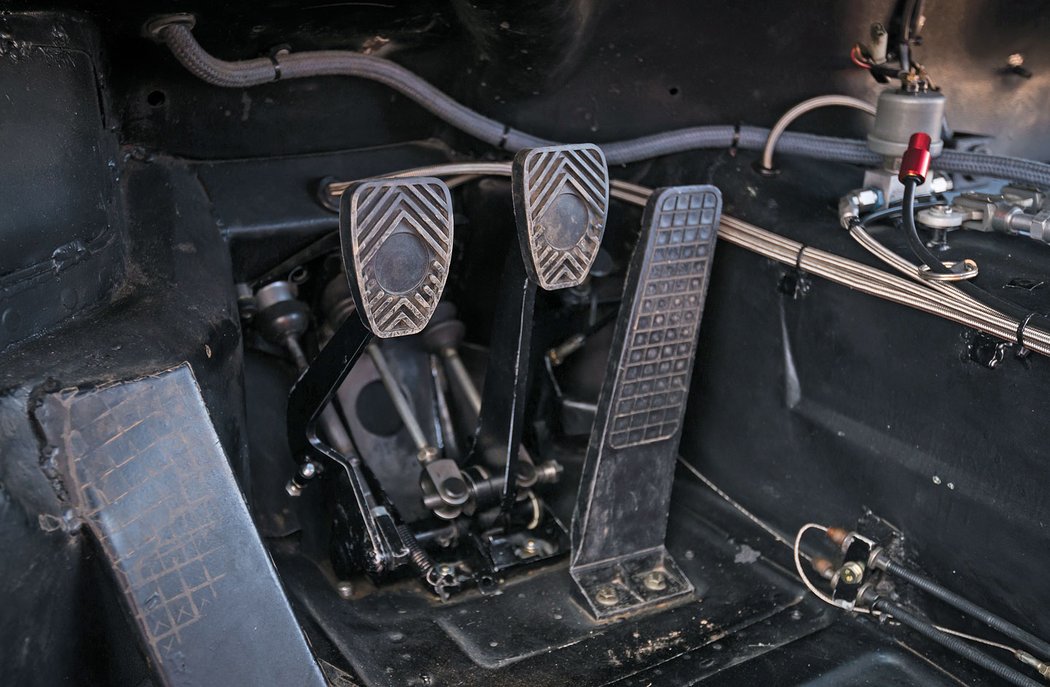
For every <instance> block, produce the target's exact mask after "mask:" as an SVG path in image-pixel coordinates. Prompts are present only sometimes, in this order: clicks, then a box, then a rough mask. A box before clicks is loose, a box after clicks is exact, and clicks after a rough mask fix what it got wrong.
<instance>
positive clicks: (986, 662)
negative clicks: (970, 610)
mask: <svg viewBox="0 0 1050 687" xmlns="http://www.w3.org/2000/svg"><path fill="white" fill-rule="evenodd" d="M871 608H872V610H875V611H878V612H880V613H885V614H887V615H890V616H893V618H894V620H896V621H898V622H899V623H900V624H901V625H905V626H907V627H909V628H911V629H912V630H914V631H915V632H918V633H919V634H921V635H922V636H923V637H926V638H927V639H929V640H931V641H933V642H936V643H938V644H940V645H941V646H943V647H944V648H946V649H949V650H951V651H953V652H955V653H957V654H959V655H960V656H962V657H963V658H965V659H967V660H969V661H972V662H974V663H976V664H977V665H979V666H981V667H982V668H984V669H985V670H988V671H989V672H992V673H995V674H996V675H997V676H999V677H1001V678H1002V679H1004V680H1006V681H1007V682H1010V683H1011V684H1014V685H1017V686H1018V687H1045V685H1043V684H1041V683H1039V682H1037V681H1036V680H1033V679H1032V678H1030V677H1028V676H1027V675H1025V674H1023V673H1021V672H1020V671H1017V670H1014V669H1013V668H1011V667H1010V666H1008V665H1006V664H1005V663H1001V662H999V661H997V660H995V659H994V658H992V657H990V656H988V655H986V654H984V653H982V652H980V651H978V650H977V649H974V648H973V647H972V646H970V645H969V644H967V643H966V642H964V641H962V640H961V639H959V638H957V637H953V636H951V635H949V634H945V633H943V632H941V631H939V630H938V629H937V628H935V627H933V625H931V624H930V623H929V622H927V621H926V620H924V619H923V618H920V617H919V616H917V615H914V614H912V613H911V612H910V611H907V610H905V609H904V608H903V607H901V606H899V605H897V604H895V603H893V602H891V601H889V600H887V599H877V600H876V601H875V603H873V604H872V605H871Z"/></svg>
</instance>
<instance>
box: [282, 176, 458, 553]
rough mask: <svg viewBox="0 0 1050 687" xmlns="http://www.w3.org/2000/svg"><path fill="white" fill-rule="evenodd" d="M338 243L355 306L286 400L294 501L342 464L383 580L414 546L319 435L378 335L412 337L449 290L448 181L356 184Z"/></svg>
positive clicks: (343, 207)
mask: <svg viewBox="0 0 1050 687" xmlns="http://www.w3.org/2000/svg"><path fill="white" fill-rule="evenodd" d="M339 238H340V244H341V246H342V253H343V261H344V263H345V267H346V275H347V279H348V280H349V282H350V288H351V291H352V293H353V295H354V301H355V303H356V305H357V307H356V309H355V311H354V313H352V314H351V315H350V316H349V317H347V318H346V320H345V321H344V322H343V324H342V325H340V327H339V329H337V330H336V332H335V333H334V334H333V335H332V338H331V339H329V341H328V343H327V344H326V345H325V347H324V348H323V349H321V352H320V353H318V354H317V357H316V358H314V360H313V362H311V364H310V366H309V367H308V368H307V369H306V370H305V371H304V372H303V374H302V375H301V376H300V377H299V380H298V381H297V382H296V383H295V385H294V386H293V387H292V391H291V393H290V394H289V397H288V443H289V445H290V447H291V450H292V455H293V456H295V457H296V459H298V460H300V461H302V462H301V463H300V467H299V470H298V471H297V472H296V476H295V478H293V481H292V482H290V483H289V493H295V492H297V491H298V490H299V489H301V487H302V486H303V485H304V484H305V482H306V481H307V480H308V479H310V478H311V477H313V476H314V474H316V471H317V465H316V463H314V460H315V459H318V458H327V459H329V460H331V461H333V462H334V463H336V464H338V465H340V466H341V467H342V468H343V469H344V470H345V471H346V475H347V477H348V478H349V481H350V488H351V490H352V491H353V494H354V499H355V501H356V511H357V513H358V514H359V516H360V523H359V525H360V526H361V529H362V534H363V539H364V546H363V548H362V549H361V551H360V553H361V556H360V558H361V560H360V561H358V562H359V563H360V564H361V565H362V567H363V568H364V569H365V570H366V571H368V572H370V573H380V572H384V571H386V570H389V569H391V568H394V567H397V566H398V565H400V564H401V563H403V562H405V561H406V560H408V558H409V557H410V555H411V551H410V546H409V544H408V543H406V542H405V541H403V537H402V536H401V534H400V533H399V532H398V525H397V522H396V521H395V519H394V517H393V514H392V513H391V512H390V509H389V508H388V507H387V504H386V503H385V501H384V500H383V499H382V498H380V497H377V495H376V494H375V493H374V492H373V491H372V489H371V487H370V486H369V482H368V478H367V475H366V470H367V468H366V466H364V464H363V463H362V461H361V458H360V457H359V456H357V455H356V454H350V455H342V454H340V453H339V452H338V451H336V450H335V449H333V448H332V447H331V446H329V445H328V444H327V443H326V442H325V441H324V440H323V439H322V438H321V435H320V434H319V431H318V427H319V424H318V421H319V419H320V417H321V413H322V412H323V411H324V409H325V408H326V407H327V406H328V404H329V403H330V402H331V401H332V399H333V397H334V396H335V394H336V390H337V389H338V388H339V387H340V385H342V383H343V380H345V379H346V376H347V375H348V374H349V372H350V370H351V368H353V366H354V363H356V362H357V360H358V358H360V357H361V355H362V354H363V353H364V351H365V349H366V347H367V346H368V344H369V342H370V341H371V340H372V336H373V334H374V335H375V336H379V337H384V338H387V337H394V336H405V335H408V334H415V333H417V332H419V331H421V330H422V329H423V327H425V326H426V324H427V322H428V321H429V320H430V317H431V315H433V314H434V309H435V308H436V307H437V304H438V301H439V300H440V299H441V293H442V291H443V290H444V287H445V280H446V278H447V276H448V267H449V262H450V261H451V256H452V197H451V195H450V194H449V190H448V187H447V186H445V184H444V182H442V181H440V180H438V179H434V178H430V177H419V178H409V179H377V180H370V181H363V182H359V183H356V184H353V185H351V186H350V187H349V188H347V189H346V191H345V192H344V193H343V197H342V200H341V202H340V208H339Z"/></svg>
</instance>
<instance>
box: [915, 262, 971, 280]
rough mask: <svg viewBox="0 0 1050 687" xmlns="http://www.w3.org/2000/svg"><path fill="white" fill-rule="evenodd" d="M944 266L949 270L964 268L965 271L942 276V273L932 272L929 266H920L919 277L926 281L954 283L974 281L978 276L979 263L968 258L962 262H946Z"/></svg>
mask: <svg viewBox="0 0 1050 687" xmlns="http://www.w3.org/2000/svg"><path fill="white" fill-rule="evenodd" d="M944 266H945V267H947V268H948V269H955V268H956V267H957V266H962V267H963V268H965V269H963V270H962V271H960V272H950V273H948V274H941V273H940V272H931V271H930V266H929V265H919V268H918V269H919V277H921V278H922V279H924V280H925V281H940V282H945V281H947V282H952V281H966V280H968V279H973V278H974V277H976V276H977V273H978V270H977V263H976V262H974V261H973V260H971V259H970V258H966V259H965V260H963V261H962V262H949V261H945V262H944Z"/></svg>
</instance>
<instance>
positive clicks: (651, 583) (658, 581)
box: [642, 570, 667, 592]
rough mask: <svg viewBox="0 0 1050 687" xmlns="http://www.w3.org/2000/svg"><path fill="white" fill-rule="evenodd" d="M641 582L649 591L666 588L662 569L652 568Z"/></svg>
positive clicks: (660, 590)
mask: <svg viewBox="0 0 1050 687" xmlns="http://www.w3.org/2000/svg"><path fill="white" fill-rule="evenodd" d="M642 584H643V585H645V588H646V589H648V590H649V591H651V592H662V591H663V590H665V589H667V575H666V574H665V573H664V571H663V570H653V571H652V572H650V573H649V574H647V575H646V576H645V577H644V578H643V579H642Z"/></svg>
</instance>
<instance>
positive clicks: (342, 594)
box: [335, 580, 354, 599]
mask: <svg viewBox="0 0 1050 687" xmlns="http://www.w3.org/2000/svg"><path fill="white" fill-rule="evenodd" d="M335 590H336V591H337V592H339V598H341V599H349V598H351V597H352V596H353V595H354V585H353V583H352V582H349V581H347V580H343V581H342V582H339V583H338V584H336V585H335Z"/></svg>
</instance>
